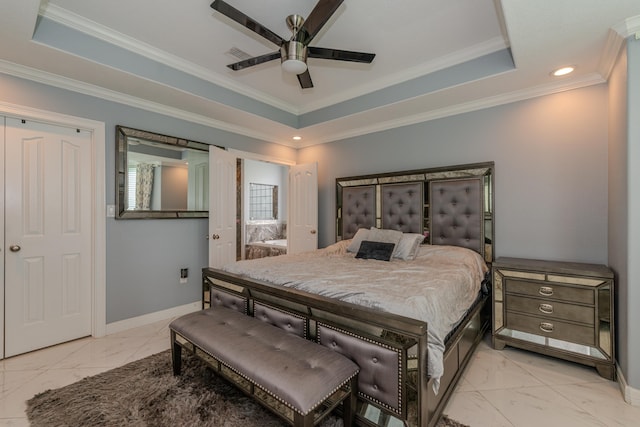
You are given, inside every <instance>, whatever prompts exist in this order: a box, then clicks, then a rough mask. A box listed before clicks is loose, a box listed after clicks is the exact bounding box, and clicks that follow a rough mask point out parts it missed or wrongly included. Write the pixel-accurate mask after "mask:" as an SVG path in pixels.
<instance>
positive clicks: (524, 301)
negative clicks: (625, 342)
mask: <svg viewBox="0 0 640 427" xmlns="http://www.w3.org/2000/svg"><path fill="white" fill-rule="evenodd" d="M507 307H508V310H511V311H519V312H522V313H525V314H532V315H534V316H538V317H544V318H547V319H560V320H570V321H572V322H579V323H586V324H588V325H593V324H594V322H595V309H594V308H593V307H588V306H583V305H575V304H568V303H563V302H557V301H549V300H544V299H538V298H531V297H523V296H517V295H507Z"/></svg>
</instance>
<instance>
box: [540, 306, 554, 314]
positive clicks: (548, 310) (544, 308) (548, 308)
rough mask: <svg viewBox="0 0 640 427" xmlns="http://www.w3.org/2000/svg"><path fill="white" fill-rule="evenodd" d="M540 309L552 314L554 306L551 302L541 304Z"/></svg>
mask: <svg viewBox="0 0 640 427" xmlns="http://www.w3.org/2000/svg"><path fill="white" fill-rule="evenodd" d="M538 310H540V311H541V312H542V313H544V314H552V313H553V306H552V305H551V304H540V305H539V306H538Z"/></svg>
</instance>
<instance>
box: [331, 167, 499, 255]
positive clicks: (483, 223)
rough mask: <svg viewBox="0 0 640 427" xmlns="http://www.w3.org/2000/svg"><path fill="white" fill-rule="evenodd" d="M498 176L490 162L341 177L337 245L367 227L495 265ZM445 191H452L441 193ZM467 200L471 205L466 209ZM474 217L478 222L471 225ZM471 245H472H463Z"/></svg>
mask: <svg viewBox="0 0 640 427" xmlns="http://www.w3.org/2000/svg"><path fill="white" fill-rule="evenodd" d="M493 177H494V163H493V162H486V163H474V164H467V165H457V166H447V167H439V168H430V169H422V170H411V171H401V172H390V173H381V174H376V175H363V176H355V177H346V178H338V179H336V207H337V210H336V240H338V241H339V240H343V239H350V238H352V237H353V235H354V234H355V232H356V231H357V229H358V228H362V227H364V228H369V227H371V226H375V227H377V228H391V229H396V230H400V231H403V232H410V233H422V234H424V236H425V242H426V243H432V244H455V245H457V246H465V247H470V248H472V249H474V250H476V251H477V252H479V253H481V254H482V255H483V256H484V259H485V261H487V262H491V261H492V260H493V253H494V251H493V246H494V226H493V223H494V216H493V212H494V208H493V203H494V202H493ZM441 187H442V188H444V189H446V190H447V191H446V192H443V193H442V194H440V190H438V189H439V188H441ZM458 187H460V188H458ZM471 189H473V192H470V191H469V190H471ZM431 191H439V193H438V194H439V195H440V196H441V197H434V195H432V194H430V193H431ZM443 195H444V196H446V197H442V196H443ZM436 196H438V195H436ZM458 199H460V202H461V203H459V204H458V203H457V202H456V201H457V200H458ZM463 200H465V202H464V203H468V204H464V205H463V203H462V202H463ZM445 202H446V204H447V206H445ZM436 205H437V206H436ZM434 208H436V210H434ZM443 210H445V211H447V212H449V211H450V213H451V214H452V215H453V216H452V217H451V218H452V219H451V220H452V221H454V223H450V222H451V220H450V218H449V217H447V218H444V217H442V218H440V216H442V214H443ZM457 211H459V212H457ZM456 212H457V214H456ZM436 215H438V218H435V216H436ZM456 215H461V216H460V217H459V218H458V217H456ZM469 215H471V216H473V221H469V220H468V218H467V216H469ZM432 216H434V218H432ZM434 221H435V222H434ZM457 222H460V225H461V227H457V225H458V224H457ZM462 225H465V226H464V227H462ZM434 232H435V233H437V234H438V236H434ZM458 234H459V235H458ZM467 240H468V242H469V243H468V244H467V243H460V242H462V241H465V242H466V241H467ZM450 241H454V242H457V243H449V242H450Z"/></svg>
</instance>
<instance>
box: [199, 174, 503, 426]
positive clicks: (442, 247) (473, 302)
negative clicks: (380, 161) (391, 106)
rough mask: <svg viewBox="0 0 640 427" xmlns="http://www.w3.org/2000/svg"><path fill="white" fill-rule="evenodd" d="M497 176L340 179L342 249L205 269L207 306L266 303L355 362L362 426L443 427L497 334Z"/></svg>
mask: <svg viewBox="0 0 640 427" xmlns="http://www.w3.org/2000/svg"><path fill="white" fill-rule="evenodd" d="M493 174H494V165H493V163H481V164H473V165H461V166H452V167H445V168H433V169H425V170H414V171H403V172H395V173H385V174H379V175H367V176H360V177H348V178H340V179H338V180H336V196H337V197H336V243H335V244H332V245H329V246H328V247H326V248H323V249H320V250H318V251H316V252H312V253H306V254H299V255H287V256H281V257H276V258H261V259H257V260H250V261H241V262H237V263H235V264H231V265H227V266H224V267H223V268H221V269H212V268H206V269H204V270H203V292H204V298H203V305H204V306H205V307H207V306H209V305H216V304H219V305H225V306H230V305H232V306H234V307H238V309H239V310H240V311H244V312H245V313H251V312H253V311H254V310H255V307H261V308H260V309H261V310H263V311H264V307H265V306H266V307H268V310H269V314H268V316H266V317H265V319H267V321H270V322H271V323H273V324H278V325H282V327H285V328H286V327H293V328H297V329H298V330H300V331H301V334H302V335H303V336H305V337H308V338H310V339H313V340H315V341H317V342H318V343H320V344H321V345H325V346H328V347H332V346H333V347H334V349H335V350H336V351H340V352H341V353H343V354H345V355H346V356H348V357H350V358H352V359H353V360H354V361H355V362H356V363H357V364H358V365H359V366H360V369H361V372H360V375H359V377H358V399H359V401H358V410H357V420H356V421H357V423H358V424H359V425H370V426H376V425H377V426H395V425H405V426H425V427H431V426H434V425H435V424H436V423H437V421H438V419H439V417H440V415H441V414H442V410H443V408H444V406H445V405H446V402H447V400H448V398H449V397H450V395H451V393H452V392H453V389H454V387H455V384H456V383H457V381H458V379H459V378H460V377H461V374H462V371H463V369H464V367H465V366H466V364H467V363H468V361H469V359H470V357H471V355H472V353H473V350H474V349H475V347H476V345H477V344H478V342H479V341H480V339H481V337H482V335H483V334H484V332H485V331H486V329H487V327H488V319H489V317H490V315H489V314H490V313H489V312H488V310H489V305H488V304H487V303H486V302H487V289H489V287H488V286H487V284H486V280H487V277H488V275H487V274H486V273H487V271H488V264H490V262H491V260H492V254H493V244H494V239H493V229H494V227H493V215H492V211H493V191H492V188H493ZM408 242H409V243H408ZM416 242H417V244H416ZM400 249H402V250H400ZM379 258H385V259H388V261H382V260H380V259H379ZM462 266H466V267H465V268H464V269H462V268H461V267H462ZM292 325H293V326H292ZM296 325H298V326H296Z"/></svg>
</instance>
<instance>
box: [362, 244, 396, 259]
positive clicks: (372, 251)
mask: <svg viewBox="0 0 640 427" xmlns="http://www.w3.org/2000/svg"><path fill="white" fill-rule="evenodd" d="M394 247H395V244H393V243H386V242H372V241H370V240H363V241H362V243H360V249H359V250H358V253H357V254H356V258H362V259H377V260H379V261H390V260H391V254H393V248H394Z"/></svg>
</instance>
